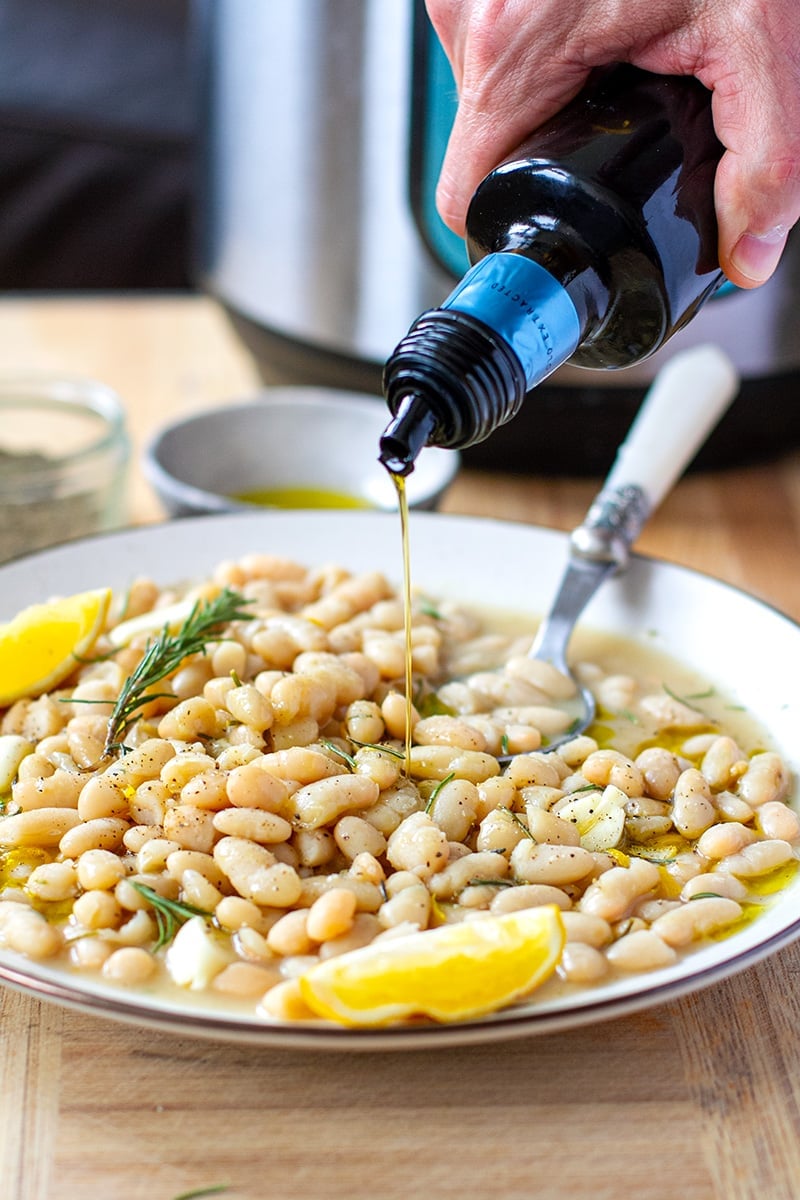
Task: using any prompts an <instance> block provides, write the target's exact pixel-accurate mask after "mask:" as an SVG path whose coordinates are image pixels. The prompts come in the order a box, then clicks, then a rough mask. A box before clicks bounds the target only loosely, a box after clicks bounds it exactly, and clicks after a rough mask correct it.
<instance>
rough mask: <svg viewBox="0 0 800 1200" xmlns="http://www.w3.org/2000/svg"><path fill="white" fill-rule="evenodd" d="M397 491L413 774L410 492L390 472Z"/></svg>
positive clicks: (407, 734) (407, 730) (408, 734)
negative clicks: (401, 549)
mask: <svg viewBox="0 0 800 1200" xmlns="http://www.w3.org/2000/svg"><path fill="white" fill-rule="evenodd" d="M389 474H390V475H391V478H392V482H393V483H394V486H395V490H396V492H397V507H398V508H399V510H400V538H401V542H402V548H403V551H402V553H403V632H404V662H405V690H406V720H405V752H406V775H410V774H411V733H412V729H413V725H414V695H413V691H414V667H413V662H412V654H411V650H412V646H411V549H410V540H409V534H408V493H407V491H406V481H405V476H403V475H396V474H394V472H391V471H390V472H389Z"/></svg>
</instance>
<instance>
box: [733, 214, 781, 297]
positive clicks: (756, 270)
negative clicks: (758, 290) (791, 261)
mask: <svg viewBox="0 0 800 1200" xmlns="http://www.w3.org/2000/svg"><path fill="white" fill-rule="evenodd" d="M788 232H789V231H788V229H787V227H786V226H785V225H776V226H775V227H774V229H770V230H768V231H767V232H766V233H759V234H755V233H743V234H742V236H741V237H740V238H739V240H738V242H737V243H736V245H735V246H734V248H733V252H732V254H731V262H732V263H733V265H734V266H735V267H736V270H737V271H740V272H741V273H742V275H745V276H746V277H747V278H748V279H752V280H753V282H754V283H763V282H764V280H766V279H769V277H770V275H771V274H772V272H773V271H774V270H775V268H776V267H777V265H778V262H779V260H780V257H781V253H782V252H783V247H784V243H785V241H786V235H787V234H788Z"/></svg>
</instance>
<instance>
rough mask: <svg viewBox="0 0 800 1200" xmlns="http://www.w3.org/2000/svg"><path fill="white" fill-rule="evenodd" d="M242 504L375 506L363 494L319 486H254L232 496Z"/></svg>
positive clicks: (304, 506) (263, 505) (265, 506)
mask: <svg viewBox="0 0 800 1200" xmlns="http://www.w3.org/2000/svg"><path fill="white" fill-rule="evenodd" d="M231 499H232V500H237V501H238V502H239V503H240V504H258V505H261V507H262V508H365V509H366V508H374V507H375V505H374V504H370V502H369V500H365V499H364V497H363V496H356V495H354V494H353V493H351V492H339V491H333V490H332V489H331V488H317V487H275V488H253V489H251V490H250V491H246V492H236V493H234V494H233V495H232V496H231Z"/></svg>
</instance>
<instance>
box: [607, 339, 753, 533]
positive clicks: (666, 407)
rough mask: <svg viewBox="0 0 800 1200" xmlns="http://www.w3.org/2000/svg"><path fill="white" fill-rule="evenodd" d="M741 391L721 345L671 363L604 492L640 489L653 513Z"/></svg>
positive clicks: (640, 415) (654, 388)
mask: <svg viewBox="0 0 800 1200" xmlns="http://www.w3.org/2000/svg"><path fill="white" fill-rule="evenodd" d="M738 390H739V375H738V372H737V370H736V368H735V366H734V365H733V363H732V362H731V360H730V359H729V358H728V356H727V355H726V354H725V353H724V352H723V351H722V350H721V349H720V348H719V347H718V346H714V345H703V346H696V347H694V348H693V349H691V350H683V351H681V352H679V353H678V354H676V355H675V356H674V357H673V358H671V359H669V361H668V362H666V363H665V364H664V366H663V367H662V368H661V370H660V371H659V372H658V374H657V376H656V378H655V379H654V381H653V384H652V386H651V387H650V389H649V391H648V393H647V395H646V396H645V399H644V401H643V403H642V407H641V408H640V410H639V412H638V414H637V415H636V418H635V419H634V421H633V424H632V425H631V427H630V429H629V431H628V436H627V437H626V438H625V441H624V442H623V443H622V445H621V446H620V448H619V450H618V451H617V457H616V459H615V460H614V465H613V466H612V468H611V471H610V472H609V475H608V478H607V479H606V481H605V483H604V485H603V491H612V490H615V489H618V488H622V487H630V486H635V487H639V488H641V490H642V491H643V492H644V494H645V496H646V498H647V501H648V505H649V509H650V511H651V512H652V511H653V509H654V508H656V506H657V505H658V504H660V503H661V501H662V500H663V498H664V497H665V496H666V494H667V492H669V491H670V489H671V488H672V486H673V485H674V484H675V483H676V481H677V480H678V479H679V478H680V476H681V475H682V474H683V472H684V470H685V468H686V467H687V466H688V465H689V463H690V462H691V460H692V459H693V458H694V456H695V454H696V453H697V451H698V450H699V449H700V447H701V446H702V444H703V442H704V441H705V440H706V438H707V437H708V435H709V433H710V432H711V430H712V429H713V428H714V426H715V425H716V423H717V422H718V421H719V419H720V417H721V416H722V414H723V413H724V412H725V410H726V408H728V406H729V405H730V404H731V402H732V401H733V399H734V397H735V396H736V393H737V392H738Z"/></svg>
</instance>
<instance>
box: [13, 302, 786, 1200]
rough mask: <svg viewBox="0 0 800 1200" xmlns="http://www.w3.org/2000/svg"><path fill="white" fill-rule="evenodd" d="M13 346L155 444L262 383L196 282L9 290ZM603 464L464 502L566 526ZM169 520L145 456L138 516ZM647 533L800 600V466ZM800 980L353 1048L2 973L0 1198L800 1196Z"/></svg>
mask: <svg viewBox="0 0 800 1200" xmlns="http://www.w3.org/2000/svg"><path fill="white" fill-rule="evenodd" d="M0 361H2V362H3V367H4V369H5V370H7V371H15V370H21V371H24V370H36V371H41V370H55V371H58V372H61V373H65V374H80V375H90V376H94V377H95V378H98V379H101V380H102V381H103V382H105V383H107V384H110V385H111V386H113V387H115V388H117V390H118V391H119V392H120V394H121V395H122V397H123V398H124V400H125V403H126V407H127V410H128V415H129V424H130V428H131V432H132V435H133V439H134V444H135V448H136V451H137V452H138V450H139V448H140V447H141V445H142V444H143V442H144V440H145V439H146V438H147V437H148V436H149V434H150V433H151V432H152V431H153V429H154V428H155V427H156V425H157V424H159V423H160V422H161V421H163V420H166V419H167V418H168V417H169V416H170V415H173V414H176V413H180V412H185V411H188V410H190V409H192V408H196V407H200V406H202V405H208V404H211V403H217V402H220V401H224V400H232V399H237V398H241V397H242V396H244V395H248V394H250V393H251V392H252V391H253V390H255V389H256V388H257V386H258V384H257V377H256V372H255V370H254V368H253V365H252V364H251V363H250V361H249V359H248V358H247V355H246V354H245V353H244V351H243V350H242V349H241V347H240V346H239V345H238V343H237V342H236V340H235V338H234V337H233V335H232V333H231V331H230V330H229V327H228V325H227V323H226V321H225V319H224V317H223V316H222V315H221V313H220V312H219V311H218V310H217V308H216V307H215V306H214V305H213V303H212V302H210V301H208V300H205V299H201V298H194V297H192V298H185V297H178V298H161V299H149V298H146V299H133V300H132V299H124V298H103V297H98V298H93V299H59V300H35V299H33V300H25V301H18V300H7V301H0ZM597 482H598V481H592V480H581V481H576V480H549V479H537V478H526V479H519V478H510V477H505V476H502V475H499V474H498V475H484V474H481V475H480V476H479V477H476V476H474V475H472V474H471V473H468V472H464V473H462V475H461V476H460V477H459V478H458V480H457V481H456V483H455V485H454V486H453V488H452V490H451V491H450V493H449V494H448V496H447V498H446V501H445V505H444V508H445V510H446V511H448V512H460V513H473V514H478V515H490V516H496V517H501V518H505V519H508V520H514V521H528V522H533V523H536V524H543V525H548V526H553V527H556V528H562V529H567V528H570V527H571V526H572V525H574V524H576V523H577V522H578V521H579V520H580V518H581V517H582V516H583V515H584V513H585V511H586V508H587V507H588V503H589V501H590V499H591V496H592V494H593V492H594V490H595V488H596V486H597ZM160 515H161V514H160V510H159V507H158V504H157V502H156V501H155V499H154V497H153V496H152V495H151V494H150V493H149V491H148V489H147V486H146V484H145V483H144V481H143V479H142V478H141V475H140V473H139V471H138V466H137V465H136V463H134V470H133V473H132V481H131V508H130V516H131V520H132V521H134V522H145V521H150V520H155V519H158V518H159V517H160ZM639 548H640V549H641V550H642V551H645V552H647V553H650V554H653V555H655V556H657V557H660V558H666V559H670V560H672V561H675V562H679V563H683V564H686V565H689V566H691V567H695V568H697V569H699V570H702V571H705V572H707V573H709V574H711V575H714V576H717V577H718V578H721V579H724V580H727V581H729V582H731V583H733V584H735V585H737V586H739V587H743V588H745V589H746V590H747V591H749V592H752V593H754V594H755V595H758V596H760V597H761V598H763V599H764V600H766V601H768V602H769V603H771V604H774V605H776V606H777V607H779V608H781V609H783V610H784V611H785V612H787V613H788V614H790V615H791V616H793V617H794V618H795V619H797V618H800V459H798V456H797V455H796V454H792V455H790V456H788V457H786V458H785V459H782V460H780V461H777V462H773V463H769V464H765V465H763V466H758V467H749V468H746V469H742V470H732V471H727V472H720V473H715V474H709V475H697V476H691V477H689V478H687V479H685V480H684V481H682V482H681V483H680V484H679V486H678V487H677V489H676V490H675V492H674V493H673V494H672V495H671V496H670V497H669V498H668V499H667V501H666V502H665V504H664V505H663V507H662V508H661V510H660V511H659V512H658V513H657V514H656V515H655V516H654V517H653V518H652V520H651V523H650V524H649V525H648V527H647V529H646V530H645V532H644V534H643V536H642V539H641V541H640V543H639ZM741 636H742V637H745V636H746V631H741ZM798 668H799V669H800V664H798ZM798 973H800V947H797V946H794V947H790V948H789V949H786V950H784V951H782V952H781V953H779V954H777V955H774V956H773V957H771V958H768V959H766V960H765V961H763V962H762V963H761V964H759V965H757V966H755V967H752V968H750V969H748V970H747V971H745V972H744V973H742V974H740V975H738V976H736V977H734V978H732V979H730V980H728V981H727V982H723V983H720V984H717V985H714V986H712V987H710V988H708V989H706V990H704V991H700V992H697V993H695V994H693V995H691V996H689V997H687V998H685V999H682V1000H679V1001H676V1002H673V1003H670V1004H666V1005H662V1006H660V1007H658V1008H654V1009H651V1010H649V1011H647V1012H645V1013H641V1014H639V1015H634V1016H629V1017H623V1018H618V1019H616V1020H614V1021H611V1022H608V1023H606V1024H602V1025H598V1026H596V1027H591V1028H583V1029H579V1030H576V1031H574V1032H570V1033H564V1034H557V1035H549V1036H545V1037H536V1038H528V1039H522V1040H518V1041H511V1042H506V1043H497V1044H490V1045H486V1046H475V1047H470V1048H464V1049H448V1050H436V1051H433V1052H430V1051H428V1052H421V1051H414V1052H410V1053H397V1054H392V1053H365V1054H349V1055H343V1054H341V1053H310V1052H309V1053H307V1052H299V1051H288V1050H287V1051H276V1050H261V1049H254V1048H252V1047H242V1046H235V1045H234V1046H232V1045H226V1044H221V1043H215V1042H211V1041H208V1042H206V1041H196V1040H184V1039H181V1038H178V1037H175V1036H172V1035H168V1034H163V1033H153V1032H149V1031H146V1030H142V1029H139V1028H136V1027H134V1026H127V1025H123V1024H117V1023H116V1022H112V1021H105V1020H100V1019H98V1018H96V1017H93V1016H88V1015H84V1014H82V1013H78V1012H72V1011H67V1010H65V1009H61V1008H58V1007H56V1006H55V1005H52V1004H49V1003H45V1002H40V1001H38V1000H35V999H33V998H30V997H28V996H25V995H22V994H19V993H16V992H14V991H11V990H8V989H5V988H3V989H2V990H0V1020H2V1026H0V1028H1V1029H2V1038H1V1039H0V1198H1V1200H174V1198H175V1197H178V1196H180V1195H183V1194H185V1193H189V1192H192V1191H194V1190H199V1189H205V1188H208V1189H210V1188H214V1187H216V1188H219V1189H220V1190H219V1191H218V1192H216V1193H215V1194H216V1195H219V1196H221V1197H223V1198H224V1200H262V1198H266V1197H268V1198H270V1200H284V1198H286V1200H289V1198H296V1197H299V1198H304V1200H305V1198H308V1200H325V1198H331V1200H367V1198H369V1200H374V1198H377V1200H400V1198H402V1200H405V1198H407V1197H409V1198H410V1197H425V1198H436V1200H493V1198H494V1197H497V1198H498V1200H500V1198H504V1200H529V1198H541V1200H562V1198H564V1200H566V1198H569V1200H623V1198H628V1197H636V1198H637V1200H675V1198H679V1200H797V1197H798V1196H800V1113H799V1109H798V1102H799V1100H800V1095H799V1093H800V1034H798V1030H800V1011H799V1002H798V988H797V983H798ZM223 1189H224V1190H223Z"/></svg>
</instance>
